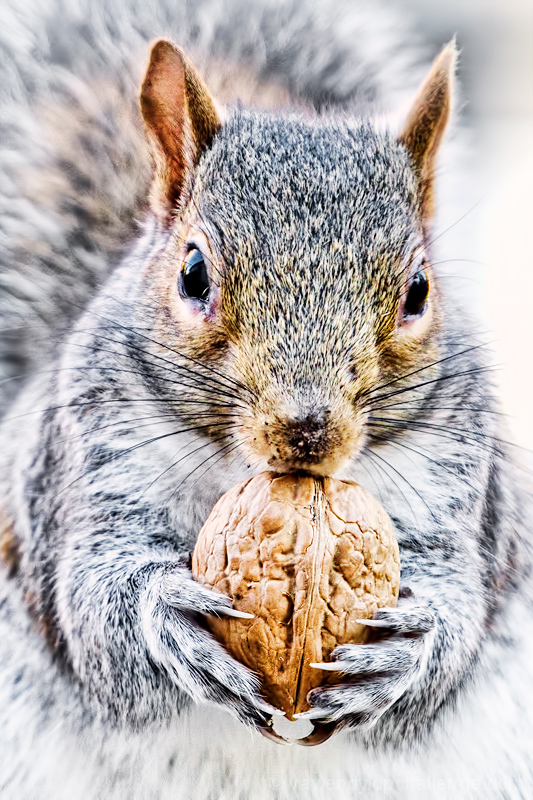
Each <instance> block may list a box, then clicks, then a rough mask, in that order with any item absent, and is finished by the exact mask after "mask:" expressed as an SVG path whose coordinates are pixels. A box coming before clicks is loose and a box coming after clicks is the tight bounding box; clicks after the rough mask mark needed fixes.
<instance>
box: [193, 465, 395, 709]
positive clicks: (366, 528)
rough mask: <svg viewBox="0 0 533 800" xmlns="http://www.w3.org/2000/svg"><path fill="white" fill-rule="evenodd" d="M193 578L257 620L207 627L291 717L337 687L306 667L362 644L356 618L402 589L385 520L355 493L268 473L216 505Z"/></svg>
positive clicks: (354, 488) (336, 678) (333, 675)
mask: <svg viewBox="0 0 533 800" xmlns="http://www.w3.org/2000/svg"><path fill="white" fill-rule="evenodd" d="M192 571H193V575H194V577H195V579H196V580H198V581H199V582H201V583H203V584H206V585H208V586H210V587H212V588H213V589H216V590H218V591H220V592H222V593H224V594H226V595H228V596H229V597H230V598H231V599H232V601H233V606H234V608H236V609H238V610H239V611H246V612H248V613H250V614H253V615H254V619H253V620H241V619H233V618H223V617H208V618H207V624H208V626H209V628H210V630H211V631H212V633H213V634H214V635H215V637H216V638H217V639H218V640H219V641H220V642H221V643H222V644H224V645H225V647H226V648H227V650H228V651H229V652H230V653H231V655H232V656H233V657H234V658H236V659H237V660H238V661H240V662H241V663H243V664H245V665H246V666H248V667H249V668H250V669H252V670H254V671H255V672H256V673H258V675H259V676H260V677H261V681H262V691H263V694H264V696H265V698H266V699H267V700H268V701H269V702H270V703H272V705H274V706H276V707H277V708H280V709H282V710H283V711H285V713H286V714H287V716H288V717H289V718H292V715H293V714H295V713H298V712H300V711H304V710H306V709H308V708H309V704H308V703H307V700H306V696H307V693H308V692H309V690H310V689H313V688H315V687H317V686H321V685H324V684H331V683H338V682H340V681H341V680H342V679H343V676H342V674H341V673H337V672H330V671H327V672H326V671H325V670H320V669H316V668H313V667H310V666H309V665H310V663H313V662H323V661H328V660H329V656H330V654H331V651H332V650H333V649H334V648H335V647H336V646H337V645H340V644H348V643H355V644H360V643H364V642H365V641H366V640H367V638H368V636H369V634H370V629H369V628H368V627H367V626H365V625H363V624H361V623H359V622H357V620H358V619H369V618H371V617H372V616H373V615H374V613H375V611H376V610H377V609H378V608H382V607H384V606H394V605H396V602H397V599H398V591H399V583H400V561H399V552H398V545H397V542H396V539H395V536H394V532H393V529H392V524H391V521H390V519H389V517H388V515H387V513H386V512H385V510H384V509H383V508H382V507H381V506H380V505H379V503H378V502H377V501H376V500H375V499H374V498H373V497H372V495H370V494H369V493H368V492H367V491H366V490H365V489H363V487H362V486H359V485H358V484H356V483H351V482H348V481H339V480H336V479H334V478H319V477H315V476H311V475H304V474H286V475H280V474H277V473H273V472H265V473H262V474H261V475H257V476H255V477H254V478H251V479H250V480H248V481H244V482H243V483H239V484H237V485H236V486H234V487H233V488H232V489H230V491H229V492H226V494H225V495H223V496H222V497H221V498H220V500H219V501H218V502H217V504H216V505H215V507H214V508H213V511H212V512H211V514H210V516H209V518H208V519H207V521H206V523H205V525H204V526H203V528H202V529H201V531H200V534H199V536H198V540H197V543H196V546H195V549H194V553H193V559H192Z"/></svg>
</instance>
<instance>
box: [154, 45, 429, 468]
mask: <svg viewBox="0 0 533 800" xmlns="http://www.w3.org/2000/svg"><path fill="white" fill-rule="evenodd" d="M156 47H157V45H156ZM166 55H167V54H166ZM166 55H165V57H166ZM184 63H185V71H186V70H187V68H188V66H187V64H188V62H184ZM152 83H153V82H152ZM185 84H186V81H185ZM196 91H198V90H196ZM187 102H189V103H190V99H189V100H187ZM203 102H204V104H205V102H206V101H205V99H204V101H203ZM208 116H209V115H208ZM145 119H146V115H145ZM192 123H194V120H193V121H192ZM417 124H420V123H419V121H418V122H417ZM155 130H156V134H157V130H158V129H157V126H156V127H155ZM157 135H158V136H159V134H157ZM159 138H160V139H162V138H163V137H162V136H161V137H159ZM182 150H183V152H182V153H181V155H182V157H183V158H185V155H186V151H185V149H184V148H182ZM184 153H185V155H184ZM413 160H414V156H413V153H412V152H410V151H409V148H408V147H406V145H405V141H401V140H400V141H398V140H397V139H395V138H394V137H393V136H392V135H391V134H387V133H383V132H378V131H377V130H376V129H375V128H373V127H372V125H371V124H370V123H367V122H362V123H348V122H347V121H342V120H339V121H337V122H335V121H331V120H329V121H327V122H326V121H321V120H318V121H316V120H315V121H309V120H304V119H302V118H299V117H296V116H295V117H289V118H286V117H285V118H276V117H273V116H271V115H266V114H265V115H262V114H259V113H253V112H245V111H242V110H236V111H234V112H232V113H231V114H230V115H229V116H228V117H227V118H226V120H225V122H224V124H223V125H222V126H221V127H217V128H216V130H215V129H214V128H213V130H212V131H211V132H210V133H209V140H208V143H207V146H205V145H204V146H203V147H200V148H199V152H198V156H197V161H196V165H195V167H194V169H191V170H189V171H188V172H187V174H186V175H184V176H183V175H182V176H180V175H178V178H177V179H176V177H174V178H173V182H174V184H175V183H176V182H178V183H180V181H181V184H180V187H181V188H180V203H179V205H180V206H181V207H180V208H179V212H178V214H177V215H176V217H175V219H171V220H170V221H169V220H168V218H167V221H166V226H167V228H168V230H169V237H168V243H167V245H166V247H165V249H164V252H163V253H160V254H159V255H158V257H157V259H156V260H155V262H154V264H153V265H152V268H151V269H150V270H149V274H150V275H152V276H155V278H154V279H155V280H156V281H157V283H158V286H159V292H160V294H161V293H162V294H163V295H164V302H163V303H162V304H161V307H162V308H163V309H164V310H165V311H164V313H163V312H161V318H160V319H159V320H158V321H157V328H158V336H159V337H164V340H165V342H171V343H172V347H175V349H176V350H178V351H179V352H180V353H181V354H183V355H184V356H185V357H187V358H189V359H190V358H193V359H194V360H195V361H196V362H198V363H199V364H205V365H206V366H207V367H208V368H209V367H210V368H216V370H217V373H218V374H220V375H222V376H225V380H227V381H229V382H230V383H231V385H232V386H233V387H239V391H238V406H239V411H238V412H237V413H235V411H233V412H232V413H231V426H232V427H233V429H234V430H236V431H237V433H236V436H237V438H238V440H239V442H240V444H241V446H242V447H244V448H245V449H246V450H247V451H248V453H249V454H251V455H254V456H256V457H259V459H260V461H261V462H262V463H261V465H262V466H263V467H268V468H270V469H276V470H279V471H289V470H295V469H303V470H307V471H310V472H313V473H316V474H321V475H331V474H333V473H334V472H336V471H337V470H338V469H339V467H340V466H341V465H342V464H343V463H344V462H345V461H346V460H348V459H350V458H353V456H354V455H355V454H356V453H357V451H358V450H360V449H361V448H362V447H363V446H364V443H365V441H366V440H367V438H368V436H369V433H368V431H367V428H366V425H365V422H366V421H367V420H368V418H369V415H370V414H371V413H372V403H371V402H369V398H370V397H371V395H372V393H375V391H376V389H377V388H378V387H380V386H385V385H388V384H389V383H391V382H394V384H395V385H396V387H399V386H400V384H402V381H404V380H405V381H407V382H408V380H409V375H410V374H412V373H413V372H414V371H415V370H419V369H420V368H422V367H428V366H429V365H431V363H432V362H434V361H436V360H437V352H438V344H437V341H438V337H437V334H438V329H439V322H440V313H439V303H438V291H437V290H436V285H435V279H434V276H433V274H432V272H431V268H430V266H429V264H428V259H427V255H426V242H427V230H426V227H425V222H426V220H427V208H425V204H426V205H427V203H429V202H430V201H431V197H430V189H429V184H428V185H426V187H424V185H423V183H422V181H421V175H422V174H423V173H422V172H421V170H418V171H417V170H416V169H413ZM167 182H168V178H167ZM172 192H174V195H176V191H175V188H174V187H172ZM167 194H168V189H167ZM164 196H165V195H164ZM403 376H406V378H405V379H404V377H403ZM216 405H218V406H219V407H220V397H219V398H218V401H217V403H216ZM211 411H212V413H213V415H215V416H216V413H217V411H216V409H215V407H214V406H213V408H212V409H211ZM221 424H222V422H221ZM217 432H218V433H220V429H219V428H217ZM208 435H209V432H208Z"/></svg>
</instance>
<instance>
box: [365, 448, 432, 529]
mask: <svg viewBox="0 0 533 800" xmlns="http://www.w3.org/2000/svg"><path fill="white" fill-rule="evenodd" d="M372 455H373V456H375V457H376V458H379V460H380V461H383V462H384V463H385V464H386V465H387V466H388V467H389V468H390V469H392V470H393V471H394V472H395V473H396V474H397V475H398V476H399V477H400V478H401V479H402V480H403V481H405V483H406V484H407V485H408V486H409V487H410V489H411V490H412V491H413V492H414V493H415V494H416V495H417V497H418V498H419V499H420V500H421V501H422V502H423V503H424V505H425V507H426V508H427V510H428V511H429V513H430V515H431V517H432V518H433V520H434V521H435V522H437V518H436V517H435V515H434V513H433V511H432V510H431V508H430V507H429V506H428V504H427V503H426V501H425V500H424V498H423V497H422V495H421V494H420V492H418V491H417V490H416V489H415V487H414V486H413V485H412V484H411V483H409V481H408V480H407V478H405V477H404V476H403V475H402V473H401V472H399V471H398V470H397V469H396V467H393V465H392V464H391V463H389V462H388V461H387V460H386V459H384V458H383V457H382V456H381V455H379V454H378V453H376V451H375V450H372Z"/></svg>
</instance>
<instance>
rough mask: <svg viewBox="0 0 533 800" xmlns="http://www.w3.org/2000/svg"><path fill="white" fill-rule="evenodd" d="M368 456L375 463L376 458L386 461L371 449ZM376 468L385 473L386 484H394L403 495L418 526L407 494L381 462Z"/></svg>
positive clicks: (368, 450)
mask: <svg viewBox="0 0 533 800" xmlns="http://www.w3.org/2000/svg"><path fill="white" fill-rule="evenodd" d="M366 455H367V456H368V457H369V458H371V459H372V461H374V459H375V458H376V457H377V458H379V460H380V461H384V459H383V458H380V457H379V456H377V454H376V453H375V452H374V451H373V450H370V448H367V450H366ZM385 463H386V464H387V466H389V467H390V464H389V463H388V461H385ZM374 468H375V469H378V468H379V470H380V471H381V472H382V473H383V475H385V479H386V483H388V482H389V481H391V482H392V484H393V485H394V486H395V487H396V490H397V491H398V492H399V494H401V496H402V497H403V499H404V502H405V504H406V505H407V507H408V508H409V511H410V512H411V516H412V518H413V522H414V524H415V525H416V524H417V518H416V515H415V512H414V511H413V507H412V505H411V503H410V502H409V500H408V499H407V497H406V496H405V492H404V491H403V489H400V486H399V485H398V483H397V482H396V481H395V480H394V478H393V477H392V476H391V475H390V474H389V473H388V472H386V470H385V468H384V467H383V466H382V465H381V464H380V463H379V462H376V463H374ZM395 471H397V470H395ZM385 485H386V484H385Z"/></svg>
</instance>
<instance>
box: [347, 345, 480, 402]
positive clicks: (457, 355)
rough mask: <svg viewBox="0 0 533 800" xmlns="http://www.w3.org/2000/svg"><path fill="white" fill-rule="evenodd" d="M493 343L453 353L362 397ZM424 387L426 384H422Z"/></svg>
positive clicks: (376, 388)
mask: <svg viewBox="0 0 533 800" xmlns="http://www.w3.org/2000/svg"><path fill="white" fill-rule="evenodd" d="M490 344H493V342H486V343H484V344H476V345H473V346H472V347H467V348H466V350H461V351H460V352H459V353H452V355H449V356H445V357H444V358H439V359H438V360H437V361H432V362H431V364H426V366H424V367H419V368H418V369H415V370H413V371H412V372H406V373H405V374H404V375H400V377H399V378H394V380H392V381H388V382H387V383H383V384H381V386H376V387H375V388H374V389H371V390H369V391H368V392H363V393H362V396H372V394H374V392H380V391H381V390H382V389H386V388H387V386H392V384H394V383H398V381H403V380H405V379H406V378H410V377H411V376H412V375H417V374H418V373H419V372H423V371H424V370H426V369H431V367H436V366H438V365H439V364H444V363H445V362H446V361H450V360H451V359H453V358H459V356H463V355H466V353H471V352H473V351H474V350H479V349H480V348H482V347H488V346H489V345H490ZM421 385H424V384H421Z"/></svg>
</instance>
